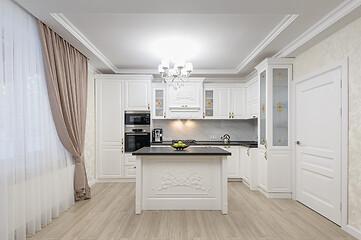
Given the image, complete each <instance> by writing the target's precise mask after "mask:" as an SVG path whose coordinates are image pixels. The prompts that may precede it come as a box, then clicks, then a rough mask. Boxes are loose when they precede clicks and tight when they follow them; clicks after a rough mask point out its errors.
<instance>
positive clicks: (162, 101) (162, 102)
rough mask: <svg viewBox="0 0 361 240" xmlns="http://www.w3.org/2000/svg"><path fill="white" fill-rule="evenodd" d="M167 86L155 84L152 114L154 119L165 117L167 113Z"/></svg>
mask: <svg viewBox="0 0 361 240" xmlns="http://www.w3.org/2000/svg"><path fill="white" fill-rule="evenodd" d="M165 96H166V95H165V87H159V86H156V87H155V86H153V96H152V99H153V100H152V102H153V105H152V113H153V114H152V116H153V119H165V118H166V117H167V115H166V107H167V106H166V98H165Z"/></svg>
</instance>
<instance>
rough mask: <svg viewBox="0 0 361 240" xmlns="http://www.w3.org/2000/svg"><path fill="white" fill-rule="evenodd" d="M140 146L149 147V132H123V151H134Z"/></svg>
mask: <svg viewBox="0 0 361 240" xmlns="http://www.w3.org/2000/svg"><path fill="white" fill-rule="evenodd" d="M142 147H150V132H146V131H132V132H126V133H125V152H128V153H129V152H134V151H137V150H138V149H141V148H142Z"/></svg>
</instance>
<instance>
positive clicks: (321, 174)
mask: <svg viewBox="0 0 361 240" xmlns="http://www.w3.org/2000/svg"><path fill="white" fill-rule="evenodd" d="M341 73H342V72H341V68H336V69H332V70H329V71H327V72H324V73H322V74H320V75H317V76H314V77H312V78H309V79H307V80H305V81H302V82H299V83H296V84H295V92H296V96H295V100H296V108H295V113H296V115H295V123H296V125H295V127H296V129H295V137H296V140H297V141H299V143H298V144H296V171H297V172H296V175H297V178H296V189H297V200H298V201H300V202H301V203H303V204H305V205H306V206H308V207H310V208H311V209H313V210H315V211H317V212H318V213H320V214H322V215H323V216H325V217H326V218H328V219H330V220H331V221H333V222H335V223H337V224H340V223H341V209H340V204H341V123H342V121H341V106H342V101H341V80H342V75H341Z"/></svg>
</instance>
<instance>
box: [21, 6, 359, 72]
mask: <svg viewBox="0 0 361 240" xmlns="http://www.w3.org/2000/svg"><path fill="white" fill-rule="evenodd" d="M16 1H17V2H18V3H19V4H20V5H22V6H23V7H24V8H25V9H27V10H28V11H29V12H30V13H32V14H33V15H34V16H36V17H37V18H39V19H40V20H42V21H43V22H45V23H46V24H47V25H48V26H50V27H51V28H52V29H54V30H55V31H56V32H57V33H59V34H60V35H61V36H62V37H64V38H65V39H66V40H68V41H69V42H70V43H71V44H73V45H74V46H75V47H76V48H78V49H79V50H80V51H81V52H83V53H84V54H85V55H86V56H87V57H88V58H89V59H90V64H91V65H92V66H93V67H95V68H96V69H97V70H99V71H101V72H103V73H114V72H118V73H146V74H152V73H155V72H156V70H157V65H158V64H159V63H160V61H161V57H160V56H158V55H157V54H156V53H155V52H156V51H154V43H155V42H157V41H159V40H162V39H166V38H169V37H177V38H178V37H179V38H186V39H190V40H191V41H192V42H194V43H196V44H197V45H198V48H199V51H198V54H197V55H196V56H194V57H192V58H189V59H187V60H188V61H191V62H192V63H193V65H194V68H195V73H198V74H197V75H202V76H212V77H223V78H224V77H230V78H235V77H237V78H240V77H245V76H247V75H248V74H250V73H251V72H252V71H253V69H254V66H255V65H256V64H257V63H259V62H260V61H261V60H263V59H264V58H265V57H272V56H274V55H275V54H277V53H279V52H280V51H281V50H285V49H284V48H285V46H287V45H288V44H290V43H291V42H292V41H294V40H295V39H296V40H297V39H299V38H300V36H301V35H302V34H303V33H304V32H305V31H307V30H308V29H310V28H311V27H312V26H315V24H316V23H317V26H321V27H322V24H320V22H319V21H320V20H322V18H323V17H324V16H326V15H327V14H328V13H330V12H331V11H332V10H334V9H339V10H338V11H339V12H341V10H342V9H341V7H343V5H347V6H348V5H351V4H352V3H353V5H352V8H351V7H350V6H348V9H349V10H350V11H351V10H353V12H351V13H353V16H354V17H353V18H348V19H347V21H344V24H346V23H347V22H349V21H351V20H352V19H354V18H356V17H357V15H358V14H359V11H357V12H356V10H359V8H357V7H359V6H360V4H361V2H360V1H359V0H347V1H346V0H345V1H343V0H312V1H311V0H303V1H299V0H253V1H249V0H226V1H225V0H213V1H209V0H197V1H194V0H183V1H182V2H179V1H177V2H176V1H170V0H153V1H149V0H141V1H134V0H107V1H98V0H77V1H71V0H16ZM340 4H342V5H341V7H339V6H340ZM340 9H341V10H340ZM355 9H356V10H355ZM350 11H349V12H350ZM344 12H345V11H344ZM344 12H342V14H343V15H342V17H344V16H346V15H347V14H349V12H345V13H344ZM333 15H334V14H330V15H329V16H330V17H332V16H333ZM345 19H346V18H345ZM337 20H339V19H335V20H334V22H337ZM338 22H339V21H338ZM344 24H338V25H337V27H338V28H339V27H341V25H344ZM335 26H336V25H335ZM325 27H329V26H325ZM324 29H326V28H323V29H321V30H324ZM335 29H336V28H335ZM319 32H321V33H322V32H325V31H319ZM331 32H332V31H329V33H331ZM329 33H328V34H329ZM308 35H310V34H308ZM324 35H326V34H324ZM315 39H316V38H315ZM301 40H302V39H301ZM306 40H307V39H306ZM304 43H308V44H307V46H309V45H310V41H303V44H302V45H304ZM301 48H302V46H299V47H297V49H294V50H293V51H292V52H295V51H296V50H299V49H301ZM284 52H287V51H284ZM292 52H290V53H287V54H286V55H287V56H292Z"/></svg>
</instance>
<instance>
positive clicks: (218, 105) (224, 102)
mask: <svg viewBox="0 0 361 240" xmlns="http://www.w3.org/2000/svg"><path fill="white" fill-rule="evenodd" d="M204 89H205V91H204V110H205V111H204V118H205V119H246V117H247V113H246V87H245V84H243V83H235V84H230V83H228V84H227V83H226V84H205V87H204Z"/></svg>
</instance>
